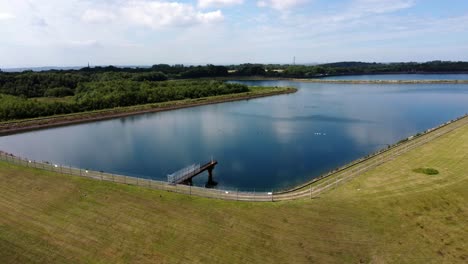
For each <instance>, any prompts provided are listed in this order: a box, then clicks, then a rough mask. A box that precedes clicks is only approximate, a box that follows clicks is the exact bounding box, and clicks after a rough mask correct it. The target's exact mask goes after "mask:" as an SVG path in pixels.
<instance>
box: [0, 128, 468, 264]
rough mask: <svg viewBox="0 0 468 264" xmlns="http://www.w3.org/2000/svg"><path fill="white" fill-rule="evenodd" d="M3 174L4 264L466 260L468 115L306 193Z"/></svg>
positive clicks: (1, 170)
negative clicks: (452, 127)
mask: <svg viewBox="0 0 468 264" xmlns="http://www.w3.org/2000/svg"><path fill="white" fill-rule="evenodd" d="M419 167H432V168H435V169H437V170H439V171H440V174H439V175H433V176H429V175H424V174H419V173H415V172H413V171H412V170H413V169H415V168H419ZM0 182H1V185H0V216H1V217H0V262H1V263H9V262H13V263H25V262H48V263H53V262H60V263H62V262H73V261H76V262H78V261H80V262H97V261H98V262H107V263H115V262H129V263H130V262H131V263H134V262H152V263H154V262H156V263H157V262H162V263H167V262H169V263H173V262H175V263H187V262H190V263H197V262H202V263H239V262H243V263H273V262H275V263H309V262H319V263H344V262H345V263H359V262H360V261H362V262H374V263H443V262H445V263H457V262H459V263H463V262H465V263H466V261H467V260H468V250H467V249H468V245H467V242H468V241H467V237H468V224H467V219H468V192H467V191H466V190H467V188H468V126H465V127H464V128H462V129H458V130H456V131H454V132H452V133H450V134H448V135H445V136H443V137H442V138H439V139H437V140H436V141H434V142H431V143H430V144H426V145H424V146H422V147H420V148H418V149H416V150H413V151H411V152H409V153H407V154H404V155H402V156H401V157H399V158H397V159H395V160H393V161H391V162H389V163H387V164H385V165H383V166H380V167H378V168H376V169H375V170H373V171H370V172H368V173H366V174H364V175H362V176H360V177H358V178H356V179H354V180H353V181H351V182H350V183H348V184H346V185H344V186H341V187H338V189H335V190H333V191H330V192H329V193H326V194H325V195H323V196H322V197H320V198H318V199H314V200H302V201H294V202H284V203H241V202H225V201H217V200H209V199H202V198H194V197H189V196H183V195H177V194H171V193H166V192H158V191H153V190H147V189H144V188H139V187H134V186H125V185H118V184H113V183H105V182H98V181H92V180H88V179H82V178H76V177H69V176H61V175H56V174H52V173H47V172H42V171H36V170H32V169H27V168H19V167H16V166H12V165H8V164H5V163H0Z"/></svg>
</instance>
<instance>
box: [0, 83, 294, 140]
mask: <svg viewBox="0 0 468 264" xmlns="http://www.w3.org/2000/svg"><path fill="white" fill-rule="evenodd" d="M277 89H278V90H277V91H274V90H272V89H269V90H268V91H266V92H264V91H255V90H254V91H249V92H246V93H239V94H227V95H219V96H214V97H204V98H196V99H186V100H181V101H169V102H162V103H156V104H146V105H135V106H128V107H121V108H112V109H103V110H98V111H92V112H81V113H73V114H67V115H60V116H50V117H39V118H34V119H27V120H16V121H7V122H4V123H0V136H7V135H12V134H17V133H23V132H28V131H34V130H40V129H46V128H53V127H61V126H69V125H76V124H83V123H91V122H96V121H103V120H109V119H116V118H122V117H128V116H135V115H141V114H147V113H157V112H165V111H171V110H177V109H184V108H190V107H197V106H204V105H210V104H220V103H227V102H235V101H243V100H250V99H256V98H262V97H269V96H275V95H283V94H292V93H295V92H297V89H296V88H291V87H287V88H277Z"/></svg>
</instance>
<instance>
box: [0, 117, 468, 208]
mask: <svg viewBox="0 0 468 264" xmlns="http://www.w3.org/2000/svg"><path fill="white" fill-rule="evenodd" d="M466 124H468V115H465V116H463V117H461V118H458V119H456V120H455V121H449V122H447V123H445V124H443V125H441V126H439V127H437V128H434V129H429V130H427V131H426V133H425V134H423V135H422V136H419V137H416V138H414V139H411V140H408V141H405V142H403V143H400V144H397V145H396V146H395V147H392V148H391V149H389V150H387V151H379V152H377V153H378V154H375V155H370V156H369V157H368V158H366V159H365V160H358V161H357V162H353V163H351V165H347V166H345V167H344V168H345V169H343V170H335V171H333V172H330V173H328V174H326V175H325V176H321V177H318V179H317V180H313V181H311V182H309V183H308V184H306V185H301V186H300V187H297V188H294V189H292V190H290V191H281V192H276V193H275V192H273V190H271V191H270V192H259V191H257V190H255V189H254V190H253V191H250V192H249V191H239V190H238V189H209V188H203V187H196V186H188V185H182V184H173V183H171V182H164V181H158V180H153V179H145V178H138V177H132V176H125V175H119V174H112V173H105V172H102V171H101V172H99V171H92V170H86V169H80V168H74V167H71V166H63V165H58V164H52V163H49V162H46V161H43V162H38V161H35V160H29V159H25V158H21V157H17V156H14V155H12V154H9V153H6V152H3V151H0V160H3V161H6V162H8V163H12V164H16V165H20V166H25V167H31V168H36V169H41V170H46V171H51V172H56V173H60V174H67V175H73V176H79V177H84V178H90V179H95V180H100V181H109V182H115V183H121V184H128V185H136V186H142V187H147V188H151V189H156V190H163V191H169V192H175V193H181V194H186V195H193V196H199V197H205V198H215V199H223V200H235V201H251V202H273V201H283V200H293V199H300V198H314V197H316V196H318V195H320V194H321V193H323V192H325V191H328V190H330V189H333V188H336V187H337V186H339V185H342V184H344V183H346V182H348V181H350V180H351V179H353V178H355V177H357V176H358V175H360V174H362V173H364V172H366V171H368V170H370V169H373V168H375V167H377V166H379V165H381V164H383V163H385V162H387V161H389V160H392V159H394V158H396V157H398V156H400V155H401V154H403V153H406V152H408V151H410V150H412V149H414V148H416V147H419V146H421V145H423V144H425V143H427V142H429V141H431V140H433V139H435V138H438V137H440V136H442V135H444V134H446V133H448V132H451V131H453V130H455V129H457V128H459V127H462V126H464V125H466ZM196 166H197V165H195V164H194V165H191V166H189V167H188V168H185V169H182V170H181V171H179V172H176V173H174V174H173V176H176V175H175V174H178V173H182V172H185V171H186V170H190V169H193V168H195V167H196ZM198 166H199V165H198ZM168 176H170V175H168Z"/></svg>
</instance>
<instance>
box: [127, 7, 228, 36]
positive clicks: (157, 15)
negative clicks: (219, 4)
mask: <svg viewBox="0 0 468 264" xmlns="http://www.w3.org/2000/svg"><path fill="white" fill-rule="evenodd" d="M121 13H122V15H123V17H124V18H125V19H127V20H128V21H129V22H131V23H134V24H136V25H143V26H148V27H151V28H154V29H160V28H163V27H172V26H187V25H193V24H210V23H216V22H219V21H222V20H223V19H224V17H223V14H222V13H221V11H220V10H217V11H213V12H200V11H197V10H196V9H195V8H194V7H193V6H192V5H189V4H183V3H177V2H163V1H132V2H130V3H128V4H127V5H125V6H124V7H123V8H122V9H121Z"/></svg>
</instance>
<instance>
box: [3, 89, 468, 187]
mask: <svg viewBox="0 0 468 264" xmlns="http://www.w3.org/2000/svg"><path fill="white" fill-rule="evenodd" d="M244 83H247V84H252V85H268V86H271V85H275V86H295V87H297V88H299V91H298V92H297V93H296V94H291V95H281V96H274V97H268V98H262V99H255V100H249V101H241V102H232V103H225V104H217V105H209V106H202V107H196V108H190V109H182V110H177V111H171V112H164V113H154V114H146V115H140V116H134V117H128V118H122V119H114V120H108V121H102V122H96V123H89V124H81V125H75V126H69V127H61V128H54V129H48V130H42V131H35V132H28V133H23V134H17V135H12V136H7V137H0V149H2V150H4V151H8V152H11V153H14V154H16V155H20V156H24V157H28V158H30V159H35V160H39V161H42V160H47V161H50V162H54V163H58V164H64V165H72V166H76V167H81V168H89V169H93V170H102V171H105V172H113V173H120V174H126V175H133V176H140V177H144V178H153V179H159V180H165V179H166V175H167V174H168V173H171V172H174V171H176V170H178V169H180V168H183V167H185V166H187V165H190V164H192V163H204V162H207V161H208V160H209V159H210V158H211V156H213V157H214V158H215V159H217V160H218V161H219V165H218V166H217V167H216V169H215V171H214V172H215V180H217V181H218V182H219V183H220V187H232V188H241V189H251V188H256V189H257V190H258V189H265V188H266V189H272V188H280V187H285V186H291V185H294V184H297V183H301V182H304V181H306V180H308V179H311V178H312V177H316V176H318V175H320V174H321V173H325V172H327V171H329V170H331V169H333V168H336V167H338V166H341V165H344V164H346V163H347V162H349V161H352V160H354V159H357V158H359V157H362V156H364V155H366V154H369V153H371V152H374V151H376V150H378V149H381V148H383V147H385V144H390V143H394V142H396V141H398V140H400V139H402V138H405V137H408V136H410V135H413V134H415V133H417V132H420V131H423V130H425V129H428V128H431V127H434V126H436V125H439V124H441V123H443V122H445V121H447V120H450V119H454V118H456V117H459V116H461V115H463V114H465V113H467V112H468V85H434V84H432V85H338V84H315V83H296V82H289V81H258V82H244ZM205 181H206V176H199V177H198V178H197V179H196V182H195V183H196V184H197V185H203V184H204V182H205Z"/></svg>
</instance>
